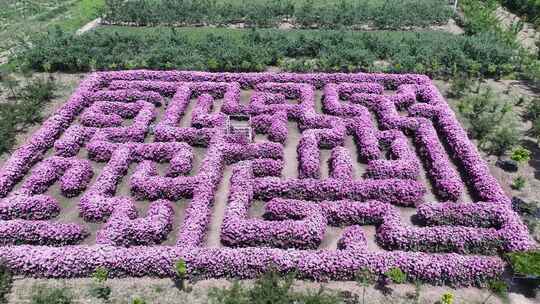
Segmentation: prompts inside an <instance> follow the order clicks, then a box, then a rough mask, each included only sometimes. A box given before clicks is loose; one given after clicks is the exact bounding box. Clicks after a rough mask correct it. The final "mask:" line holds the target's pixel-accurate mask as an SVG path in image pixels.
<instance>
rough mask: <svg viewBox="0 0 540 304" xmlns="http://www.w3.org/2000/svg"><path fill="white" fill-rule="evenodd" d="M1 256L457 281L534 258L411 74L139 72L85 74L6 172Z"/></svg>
mask: <svg viewBox="0 0 540 304" xmlns="http://www.w3.org/2000/svg"><path fill="white" fill-rule="evenodd" d="M230 115H231V116H230ZM233 115H244V116H246V117H250V125H251V128H252V130H253V132H254V135H255V136H254V140H253V141H248V140H246V139H245V138H243V137H239V136H236V135H235V134H231V133H230V132H229V130H228V127H227V126H228V123H229V122H230V117H232V116H233ZM0 246H1V248H0V259H1V260H3V261H4V262H5V263H6V265H7V266H8V267H10V268H11V269H12V270H13V271H14V272H16V273H18V274H22V275H28V276H35V277H47V278H53V277H66V278H68V277H81V276H88V275H90V274H91V273H92V272H93V271H94V270H95V269H96V268H97V267H105V268H107V269H108V270H109V271H110V273H111V275H113V276H117V277H123V276H130V277H138V276H157V277H170V276H173V275H174V263H175V262H176V261H177V260H179V259H184V260H185V261H186V263H187V265H188V272H189V274H190V275H193V276H199V277H207V278H218V277H235V278H252V277H256V276H258V275H260V274H261V273H263V272H265V271H268V270H269V269H274V270H277V271H279V272H282V273H287V272H296V274H297V276H298V277H301V278H306V279H314V280H350V279H353V277H354V274H355V273H356V272H357V271H358V270H359V269H365V268H367V269H370V270H371V271H372V272H374V273H377V274H380V273H384V272H386V271H387V270H389V269H390V268H393V267H399V268H400V269H401V270H403V271H404V272H405V273H406V274H407V275H408V277H409V278H411V279H413V280H422V281H424V282H428V283H432V284H450V285H460V286H467V285H481V284H482V282H485V281H486V280H488V279H491V278H495V277H498V276H500V275H501V274H502V272H503V269H504V267H505V262H504V261H503V260H502V259H501V258H500V254H501V253H504V252H513V251H523V250H528V249H531V248H533V247H535V246H536V245H535V243H534V241H533V240H531V239H530V237H529V234H528V230H527V227H526V226H525V225H524V224H523V223H522V222H521V220H520V218H519V216H518V215H517V214H516V213H514V211H513V210H512V208H511V203H510V200H509V198H508V197H507V196H506V195H505V193H504V192H503V190H502V188H501V186H500V185H499V184H498V182H497V181H496V180H495V178H494V177H492V175H491V174H490V172H489V168H488V166H487V164H486V163H485V162H484V161H483V160H482V158H481V157H480V155H479V153H478V151H477V149H476V147H475V146H474V144H472V143H471V142H470V141H469V139H468V137H467V134H466V132H465V131H464V130H463V128H462V127H461V126H460V125H459V123H458V121H457V119H456V117H455V115H454V113H453V112H452V110H451V109H450V108H449V106H448V105H447V103H446V102H445V101H444V99H443V98H442V96H441V95H440V93H439V92H438V90H437V89H436V87H435V86H434V85H433V84H432V83H431V81H430V79H429V78H428V77H426V76H422V75H410V74H402V75H397V74H396V75H393V74H341V73H336V74H288V73H281V74H273V73H245V74H243V73H204V72H179V71H166V72H165V71H143V70H141V71H120V72H99V73H94V74H91V75H89V76H88V77H87V78H86V79H85V80H84V81H83V82H82V83H81V85H80V87H79V88H78V89H77V91H76V92H75V93H74V94H73V95H72V97H71V98H70V100H69V101H67V102H66V103H65V104H64V105H63V106H61V107H60V108H59V109H58V110H57V111H56V112H55V113H54V114H53V115H52V116H51V117H50V118H49V119H48V120H47V121H45V123H44V124H43V125H42V127H41V128H40V129H39V130H38V131H36V132H35V134H33V135H32V136H31V137H30V138H29V139H28V140H27V142H26V143H25V144H24V145H22V146H21V147H20V148H19V149H17V150H16V151H14V153H13V154H12V155H11V157H10V158H9V159H8V160H7V161H6V162H5V164H4V165H3V167H2V169H1V170H0Z"/></svg>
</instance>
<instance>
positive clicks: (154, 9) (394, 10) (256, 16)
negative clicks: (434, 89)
mask: <svg viewBox="0 0 540 304" xmlns="http://www.w3.org/2000/svg"><path fill="white" fill-rule="evenodd" d="M452 15H453V11H452V9H451V8H450V6H449V5H448V1H446V0H428V1H426V0H384V1H383V0H361V1H358V0H356V1H352V0H343V1H323V0H300V1H296V0H295V1H293V0H278V1H275V0H274V1H273V0H255V1H253V0H252V1H244V0H234V1H229V0H227V1H224V0H190V1H167V0H135V1H123V0H110V1H107V3H106V6H105V20H106V21H107V22H110V23H122V24H132V25H133V24H136V25H158V24H161V25H208V24H212V25H231V24H238V23H242V24H245V25H247V26H263V27H277V26H286V27H289V26H295V27H325V28H340V27H343V26H364V27H365V26H375V27H377V28H401V27H409V26H429V25H433V24H444V23H446V22H447V21H448V19H449V18H450V17H451V16H452Z"/></svg>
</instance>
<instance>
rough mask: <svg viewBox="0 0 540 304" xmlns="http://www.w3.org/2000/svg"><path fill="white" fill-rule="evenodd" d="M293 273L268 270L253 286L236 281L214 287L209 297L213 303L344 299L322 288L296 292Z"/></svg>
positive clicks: (331, 302)
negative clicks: (225, 285) (284, 274)
mask: <svg viewBox="0 0 540 304" xmlns="http://www.w3.org/2000/svg"><path fill="white" fill-rule="evenodd" d="M293 280H294V276H293V275H287V276H285V277H282V276H281V275H280V274H279V273H276V272H268V273H266V274H264V275H263V276H262V277H260V278H259V279H257V280H256V281H255V283H254V285H253V287H244V286H242V285H241V284H240V283H238V282H234V283H233V285H232V286H231V287H229V288H213V289H211V290H210V292H209V294H208V297H209V302H210V303H213V304H268V303H272V304H292V303H297V304H338V303H343V300H342V299H341V298H340V297H339V296H337V295H334V294H331V293H328V292H326V291H325V290H324V289H323V288H320V289H319V290H318V291H317V292H308V293H304V292H295V291H292V290H291V286H292V283H293Z"/></svg>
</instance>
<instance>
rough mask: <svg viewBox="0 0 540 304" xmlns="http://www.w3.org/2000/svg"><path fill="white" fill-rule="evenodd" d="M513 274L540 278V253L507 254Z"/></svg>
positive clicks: (536, 251)
mask: <svg viewBox="0 0 540 304" xmlns="http://www.w3.org/2000/svg"><path fill="white" fill-rule="evenodd" d="M507 257H508V258H509V260H510V264H511V265H512V269H513V270H514V273H515V274H518V275H523V276H536V277H540V251H538V250H535V251H527V252H513V253H508V254H507Z"/></svg>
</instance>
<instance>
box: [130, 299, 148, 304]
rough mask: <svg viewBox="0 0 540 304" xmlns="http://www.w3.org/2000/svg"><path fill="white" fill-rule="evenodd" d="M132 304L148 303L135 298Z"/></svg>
mask: <svg viewBox="0 0 540 304" xmlns="http://www.w3.org/2000/svg"><path fill="white" fill-rule="evenodd" d="M131 304H146V301H145V300H144V299H141V298H134V299H133V300H132V301H131Z"/></svg>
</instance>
